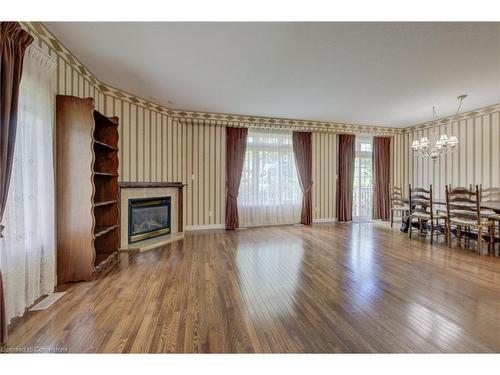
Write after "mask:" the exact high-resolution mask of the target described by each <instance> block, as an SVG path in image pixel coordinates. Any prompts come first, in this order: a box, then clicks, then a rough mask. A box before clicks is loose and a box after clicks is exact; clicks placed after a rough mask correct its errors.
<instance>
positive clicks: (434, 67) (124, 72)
mask: <svg viewBox="0 0 500 375" xmlns="http://www.w3.org/2000/svg"><path fill="white" fill-rule="evenodd" d="M46 26H47V27H48V28H49V30H50V31H51V32H52V33H53V34H54V35H55V36H56V37H57V38H58V39H59V40H60V41H61V42H62V43H63V44H64V45H65V46H66V47H67V48H68V49H69V50H71V51H72V52H73V53H74V55H75V56H76V57H77V58H78V59H79V60H80V61H81V62H82V63H83V64H84V65H85V66H86V67H87V68H88V69H89V70H90V71H91V72H92V73H93V74H95V75H96V77H97V78H98V79H100V80H101V81H102V82H104V83H106V84H109V85H111V86H114V87H116V88H119V89H121V90H125V91H127V92H130V93H132V94H135V95H138V96H141V97H143V98H147V99H151V98H154V99H152V101H154V102H156V103H159V104H163V105H165V106H167V107H169V108H173V109H186V110H198V111H209V112H220V113H235V114H245V115H253V116H259V115H260V116H272V117H285V118H293V119H307V120H321V121H341V122H348V123H357V124H368V125H383V126H394V127H400V126H408V125H413V124H417V123H421V122H424V121H428V120H429V119H430V117H431V113H432V106H433V105H436V108H437V112H438V116H439V117H443V116H448V115H451V114H453V113H454V112H455V110H456V106H457V101H456V99H455V98H456V96H457V95H459V94H462V93H466V94H468V98H467V99H466V101H465V102H464V105H463V109H464V110H470V109H475V108H480V107H483V106H487V105H490V104H495V103H498V102H500V23H334V22H331V23H287V22H286V23H285V22H283V23H277V22H276V23H219V22H217V23H215V22H214V23H200V22H193V23H185V22H179V23H173V22H164V23H145V22H136V23H133V22H125V23H114V22H104V23H97V22H75V23H73V22H62V23H54V22H49V23H46ZM169 101H170V103H169Z"/></svg>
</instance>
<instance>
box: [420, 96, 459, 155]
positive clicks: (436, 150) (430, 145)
mask: <svg viewBox="0 0 500 375" xmlns="http://www.w3.org/2000/svg"><path fill="white" fill-rule="evenodd" d="M466 97H467V95H465V94H464V95H460V96H458V97H457V99H458V100H459V103H458V109H457V113H456V114H455V117H458V114H459V113H460V108H461V107H462V101H463V100H464V99H465V98H466ZM435 121H436V108H435V107H432V125H431V128H432V132H433V137H431V140H430V141H429V139H428V138H427V137H422V138H420V141H417V140H415V141H413V143H412V144H411V148H412V149H413V151H414V155H415V156H423V157H428V158H431V159H432V160H434V161H436V160H437V158H439V157H440V156H441V155H445V154H448V153H451V152H453V151H454V150H456V149H457V145H458V138H457V137H456V136H455V135H451V136H448V135H447V134H441V136H440V137H439V138H438V137H437V136H436V128H435V126H434V124H435Z"/></svg>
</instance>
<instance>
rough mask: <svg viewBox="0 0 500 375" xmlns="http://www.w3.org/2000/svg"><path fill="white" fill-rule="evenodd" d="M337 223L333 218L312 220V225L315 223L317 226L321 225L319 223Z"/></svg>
mask: <svg viewBox="0 0 500 375" xmlns="http://www.w3.org/2000/svg"><path fill="white" fill-rule="evenodd" d="M336 222H337V219H336V218H334V217H325V218H321V219H313V224H314V223H317V224H321V223H336Z"/></svg>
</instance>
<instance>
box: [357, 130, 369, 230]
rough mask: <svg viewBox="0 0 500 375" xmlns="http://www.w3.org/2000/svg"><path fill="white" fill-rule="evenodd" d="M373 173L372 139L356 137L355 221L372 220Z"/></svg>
mask: <svg viewBox="0 0 500 375" xmlns="http://www.w3.org/2000/svg"><path fill="white" fill-rule="evenodd" d="M372 172H373V171H372V137H365V136H356V159H355V162H354V183H353V206H352V217H353V220H355V221H365V220H371V219H372V209H373V200H372V199H373V173H372Z"/></svg>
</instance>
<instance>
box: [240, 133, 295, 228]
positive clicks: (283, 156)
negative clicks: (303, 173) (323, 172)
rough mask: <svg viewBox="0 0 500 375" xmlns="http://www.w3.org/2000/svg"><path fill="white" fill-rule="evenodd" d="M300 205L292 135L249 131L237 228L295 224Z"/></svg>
mask: <svg viewBox="0 0 500 375" xmlns="http://www.w3.org/2000/svg"><path fill="white" fill-rule="evenodd" d="M301 204H302V190H301V189H300V186H299V181H298V177H297V171H296V167H295V159H294V155H293V144H292V133H291V132H288V131H285V132H284V131H277V130H268V129H249V131H248V137H247V149H246V154H245V162H244V165H243V172H242V176H241V182H240V189H239V194H238V212H239V220H240V225H242V226H255V225H272V224H291V223H298V222H299V221H300V211H301Z"/></svg>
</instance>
